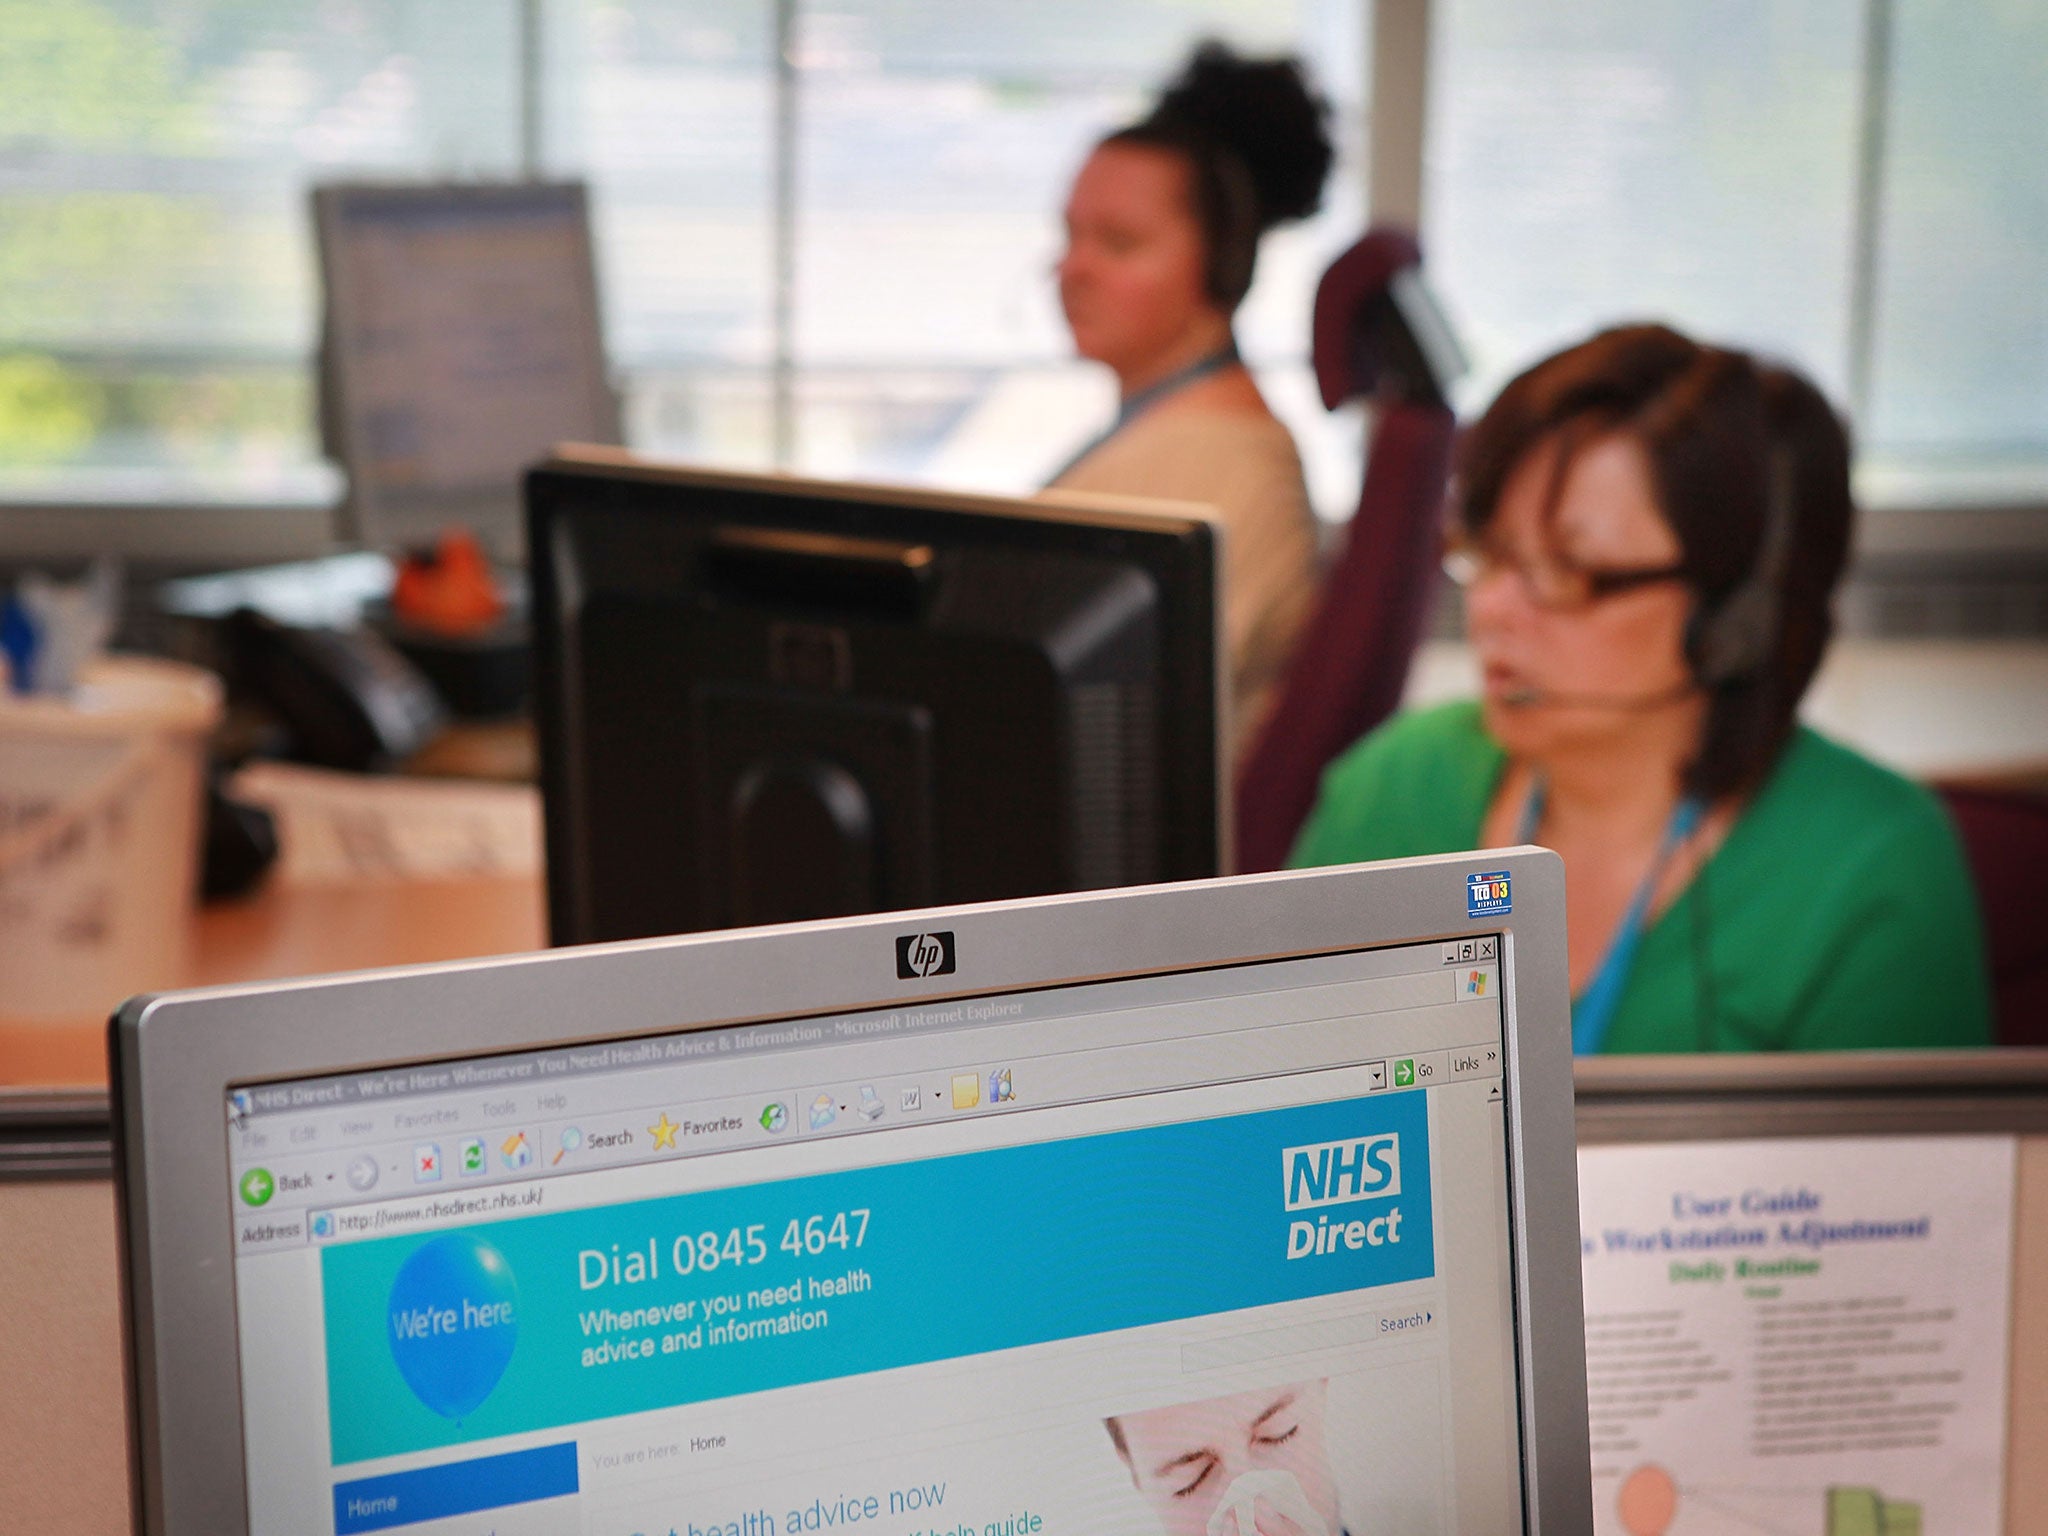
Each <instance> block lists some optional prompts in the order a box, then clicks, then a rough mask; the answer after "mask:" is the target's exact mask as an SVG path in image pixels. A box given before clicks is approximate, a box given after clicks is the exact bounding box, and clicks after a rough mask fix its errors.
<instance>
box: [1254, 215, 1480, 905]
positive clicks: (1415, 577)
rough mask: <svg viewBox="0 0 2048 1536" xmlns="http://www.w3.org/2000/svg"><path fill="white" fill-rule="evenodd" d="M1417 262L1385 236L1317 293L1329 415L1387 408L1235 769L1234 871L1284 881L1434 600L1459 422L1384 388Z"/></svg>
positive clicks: (1399, 678)
mask: <svg viewBox="0 0 2048 1536" xmlns="http://www.w3.org/2000/svg"><path fill="white" fill-rule="evenodd" d="M1420 261H1421V252H1420V251H1419V250H1418V249H1417V247H1416V244H1415V241H1414V238H1413V237H1412V236H1410V235H1408V234H1407V233H1405V232H1404V231H1400V230H1390V229H1376V230H1373V231H1371V232H1369V233H1368V234H1367V235H1366V236H1365V238H1364V239H1362V240H1360V241H1359V242H1358V244H1356V245H1354V246H1353V247H1352V248H1351V249H1350V250H1348V251H1346V252H1345V253H1344V254H1343V255H1342V256H1340V257H1338V258H1337V260H1336V262H1335V263H1334V264H1332V266H1331V267H1330V270H1329V271H1328V272H1327V273H1325V274H1324V276H1323V280H1322V283H1321V285H1320V286H1319V287H1318V288H1317V290H1316V309H1315V367H1316V380H1317V383H1318V384H1319V385H1320V387H1321V389H1322V395H1323V403H1324V405H1325V406H1327V407H1328V408H1330V409H1331V410H1335V409H1336V408H1337V407H1338V406H1340V405H1342V404H1343V403H1344V402H1345V401H1347V400H1350V399H1353V398H1355V397H1357V396H1359V395H1361V394H1379V395H1380V397H1381V406H1380V409H1379V411H1378V412H1377V415H1376V419H1375V422H1374V425H1373V433H1372V440H1371V442H1370V443H1369V444H1368V445H1367V450H1366V461H1365V480H1364V484H1363V485H1362V486H1361V487H1360V490H1359V496H1358V510H1357V512H1356V513H1355V514H1353V516H1352V519H1351V525H1350V529H1349V531H1348V532H1347V534H1346V535H1345V540H1344V547H1343V550H1342V552H1341V553H1340V554H1339V555H1338V558H1337V562H1336V564H1335V566H1333V567H1332V569H1331V570H1330V573H1329V575H1328V576H1327V577H1326V578H1325V580H1324V583H1323V589H1322V595H1321V598H1320V601H1319V604H1318V607H1317V609H1316V611H1315V613H1314V614H1313V615H1312V616H1311V617H1310V619H1309V621H1308V623H1307V624H1306V625H1305V626H1304V627H1303V629H1302V632H1301V637H1300V638H1299V639H1298V640H1297V641H1296V642H1295V651H1294V656H1293V659H1292V660H1291V661H1290V663H1289V665H1288V670H1287V674H1286V676H1285V677H1284V678H1283V679H1282V680H1281V682H1280V685H1279V689H1278V691H1277V694H1276V698H1275V702H1274V705H1273V708H1272V712H1271V713H1270V714H1269V715H1268V716H1267V717H1266V721H1265V724H1264V725H1263V726H1262V727H1261V729H1260V731H1259V733H1258V735H1257V737H1256V738H1255V739H1254V740H1253V741H1252V743H1251V745H1250V747H1249V750H1247V752H1246V753H1245V755H1244V757H1243V759H1242V760H1241V762H1240V763H1239V765H1238V776H1237V786H1236V817H1237V867H1238V869H1239V870H1240V871H1253V870H1266V869H1277V868H1279V867H1280V865H1281V864H1282V863H1283V862H1285V860H1286V858H1287V854H1288V850H1289V849H1290V848H1291V847H1292V846H1293V844H1294V838H1295V835H1296V834H1297V833H1298V832H1299V831H1300V829H1301V824H1302V822H1303V821H1305V820H1306V819H1307V817H1308V813H1309V811H1310V809H1311V808H1312V807H1313V806H1314V804H1315V797H1316V788H1317V785H1318V783H1319V782H1320V780H1321V777H1322V772H1323V769H1324V767H1325V766H1326V765H1327V764H1328V763H1329V762H1330V760H1331V759H1332V758H1334V757H1335V756H1336V755H1337V754H1338V753H1340V752H1342V751H1343V750H1344V749H1345V748H1346V747H1347V746H1349V745H1350V744H1351V743H1352V742H1354V741H1356V740H1357V739H1358V738H1359V737H1360V736H1363V735H1364V734H1365V733H1366V732H1367V731H1369V730H1371V729H1372V728H1373V727H1374V726H1376V725H1378V724H1379V723H1380V722H1381V721H1382V720H1384V719H1385V718H1386V717H1387V716H1388V715H1390V714H1392V713H1393V711H1394V708H1395V706H1396V705H1398V704H1399V703H1400V702H1401V694H1402V691H1403V689H1404V688H1405V687H1406V686H1407V682H1408V667H1409V663H1410V662H1411V661H1412V660H1413V658H1414V655H1415V647H1416V645H1417V644H1418V643H1419V642H1420V640H1421V638H1422V628H1423V624H1424V622H1425V621H1426V620H1427V618H1428V616H1429V603H1430V598H1431V596H1432V595H1433V593H1434V591H1435V588H1436V573H1437V560H1438V555H1439V552H1440V550H1439V544H1440V540H1441V537H1442V530H1441V517H1442V511H1443V498H1444V487H1445V484H1446V483H1447V481H1448V479H1449V475H1450V465H1451V439H1452V434H1453V431H1454V429H1455V425H1456V422H1455V418H1454V417H1453V416H1452V414H1451V412H1450V410H1449V409H1448V408H1447V407H1446V406H1444V405H1443V404H1442V403H1441V401H1440V399H1439V398H1437V397H1435V395H1434V392H1433V391H1429V390H1408V391H1402V392H1399V393H1395V394H1392V396H1391V397H1390V395H1389V392H1388V391H1387V390H1386V389H1384V388H1383V386H1384V385H1385V384H1386V383H1387V381H1388V378H1389V376H1390V373H1391V371H1392V370H1393V369H1394V368H1396V367H1398V366H1399V360H1398V359H1390V358H1389V357H1388V356H1387V355H1386V348H1385V342H1384V338H1385V337H1386V335H1387V327H1386V326H1385V324H1384V318H1385V313H1384V308H1383V306H1385V305H1386V304H1387V302H1388V298H1387V289H1388V285H1389V283H1390V282H1391V281H1392V280H1393V278H1394V276H1395V275H1396V274H1397V273H1399V272H1401V271H1403V270H1404V269H1406V268H1411V267H1414V266H1417V265H1418V264H1419V263H1420Z"/></svg>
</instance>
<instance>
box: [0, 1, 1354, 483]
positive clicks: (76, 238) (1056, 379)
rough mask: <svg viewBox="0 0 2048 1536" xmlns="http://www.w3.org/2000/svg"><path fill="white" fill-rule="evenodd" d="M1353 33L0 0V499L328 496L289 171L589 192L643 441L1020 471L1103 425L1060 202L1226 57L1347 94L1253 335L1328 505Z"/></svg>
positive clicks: (826, 7) (928, 16)
mask: <svg viewBox="0 0 2048 1536" xmlns="http://www.w3.org/2000/svg"><path fill="white" fill-rule="evenodd" d="M1365 9H1366V7H1365V5H1364V4H1363V3H1362V0H1043V3H1032V4H1021V3H1019V4H1004V5H993V6H979V5H977V6H958V5H944V4H939V3H937V0H815V3H814V0H781V3H780V5H778V3H777V0H462V3H460V4H457V3H454V0H263V3H257V0H183V3H179V0H63V3H61V4H50V3H48V0H0V499H4V498H8V497H13V498H17V499H19V498H24V497H34V498H40V499H50V498H66V497H78V498H85V499H115V500H131V499H132V500H144V501H177V500H188V499H194V498H197V499H252V500H283V501H301V502H312V501H320V500H324V499H331V498H332V497H333V496H334V495H335V494H336V492H337V489H338V487H337V486H336V484H335V482H334V478H333V476H332V474H331V472H329V471H328V470H327V469H326V467H325V466H324V464H323V463H322V462H321V457H320V452H319V445H318V437H317V432H316V429H315V425H314V421H313V416H314V395H313V388H312V378H311V367H310V365H311V361H312V357H313V352H314V348H315V346H316V342H317V337H316V334H315V333H316V328H317V294H316V284H315V275H314V263H313V256H312V247H311V240H310V237H309V229H308V219H307V212H306V209H307V200H306V189H307V187H308V185H309V184H310V183H311V182H313V181H315V180H318V179H323V178H337V177H349V176H377V175H391V176H397V177H461V176H468V175H475V176H484V177H501V176H510V175H517V174H520V173H521V172H522V171H526V170H532V171H536V172H539V173H542V174H551V175H575V176H584V177H587V178H588V179H589V180H590V182H591V184H592V187H593V194H594V197H593V203H594V209H595V219H596V235H597V241H598V254H599V260H600V268H601V280H602V283H603V293H602V298H603V302H604V307H605V312H606V322H607V332H608V342H609V347H610V351H611V356H612V359H613V363H614V367H615V370H616V373H617V377H618V381H619V383H620V386H621V389H622V393H623V396H624V405H625V421H626V426H627V432H628V436H629V440H631V441H632V442H634V443H635V444H636V445H638V446H642V447H645V448H648V449H651V450H654V451H658V452H665V453H674V454H680V455H686V456H689V457H692V458H696V459H699V460H703V461H709V462H714V463H723V464H731V465H735V466H764V465H768V464H771V463H777V462H780V463H782V464H785V465H787V466H789V467H792V468H797V469H803V470H808V471H812V472H817V473H833V474H863V475H886V476H892V477H896V478H917V479H929V480H944V481H950V482H952V483H955V484H963V485H975V486H982V487H986V488H992V489H1024V488H1027V487H1030V486H1032V485H1035V484H1036V483H1037V482H1038V480H1039V479H1040V478H1042V476H1043V474H1044V472H1045V471H1046V470H1048V469H1049V468H1051V467H1052V466H1053V465H1054V464H1056V463H1057V462H1058V460H1059V459H1060V458H1061V457H1062V456H1063V455H1064V452H1065V451H1066V450H1067V449H1069V448H1071V447H1072V446H1074V445H1075V444H1076V443H1077V442H1078V441H1079V440H1081V439H1082V438H1084V437H1085V436H1086V435H1087V433H1088V432H1089V431H1090V430H1092V429H1093V428H1094V427H1096V426H1098V425H1100V424H1101V423H1102V422H1103V421H1105V420H1106V419H1107V416H1108V413H1109V411H1110V409H1111V407H1112V405H1113V393H1112V390H1111V388H1110V386H1109V384H1108V382H1107V380H1106V379H1104V378H1102V377H1099V376H1098V374H1097V371H1095V370H1090V369H1087V368H1084V367H1079V366H1077V365H1075V364H1074V363H1072V362H1071V360H1070V359H1069V358H1068V355H1067V350H1068V349H1067V338H1066V335H1065V332H1064V329H1063V327H1062V326H1061V324H1060V321H1059V316H1058V312H1057V307H1056V305H1055V302H1054V298H1053V293H1052V287H1051V282H1050V276H1049V272H1050V266H1051V263H1052V261H1053V259H1054V257H1055V255H1056V253H1057V250H1058V242H1059V217H1058V216H1059V208H1060V204H1061V201H1062V199H1063V197H1064V193H1065V189H1066V183H1067V179H1068V177H1069V176H1070V175H1071V174H1072V171H1073V169H1074V167H1075V166H1076V165H1077V164H1078V162H1079V159H1080V157H1081V155H1082V154H1083V153H1084V152H1085V150H1086V147H1087V146H1088V144H1089V143H1090V142H1092V140H1093V139H1094V138H1095V137H1096V136H1097V135H1099V134H1100V133H1102V132H1103V131H1105V130H1107V129H1108V128H1110V127H1112V126H1114V125H1115V124H1117V123H1118V122H1120V121H1122V120H1124V119H1125V118H1127V117H1129V116H1130V115H1132V114H1133V113H1135V112H1137V111H1139V110H1141V109H1142V107H1143V104H1144V101H1145V99H1146V95H1147V93H1148V91H1149V90H1150V89H1151V88H1152V87H1153V86H1154V85H1156V84H1157V83H1158V82H1159V81H1160V80H1161V79H1162V78H1163V77H1164V76H1165V75H1167V74H1168V73H1169V72H1170V71H1171V70H1172V69H1173V68H1174V67H1176V66H1177V65H1178V63H1179V62H1180V60H1181V59H1182V58H1183V57H1184V56H1185V54H1186V52H1187V51H1188V49H1189V47H1190V46H1191V45H1192V44H1193V42H1194V41H1195V40H1196V39H1197V38H1199V37H1201V36H1203V35H1206V34H1211V33H1215V34H1220V35H1222V36H1225V37H1227V38H1229V39H1231V40H1232V41H1234V42H1236V43H1238V44H1239V45H1240V46H1243V47H1246V48H1249V49H1284V48H1285V49H1299V50H1300V51H1302V52H1303V53H1304V54H1305V55H1306V56H1307V57H1308V58H1309V60H1310V64H1311V67H1312V69H1313V70H1314V72H1315V73H1316V75H1317V77H1318V79H1319V81H1320V83H1321V84H1322V85H1323V87H1324V88H1325V90H1327V91H1328V92H1329V93H1330V94H1331V95H1332V96H1333V97H1334V98H1335V99H1336V100H1337V102H1338V103H1339V106H1340V109H1341V117H1340V121H1339V123H1338V125H1337V127H1338V131H1339V133H1340V135H1341V137H1342V138H1343V141H1344V144H1345V148H1346V157H1345V161H1344V163H1343V164H1342V165H1341V166H1340V168H1339V170H1338V171H1337V173H1336V175H1335V177H1333V183H1332V188H1331V198H1330V211H1329V212H1328V213H1327V214H1326V215H1325V216H1324V217H1323V218H1321V219H1319V220H1317V221H1315V222H1314V223H1313V224H1311V225H1310V226H1307V227H1305V228H1301V229H1295V230H1290V231H1287V232H1284V233H1282V234H1281V235H1280V236H1278V237H1277V238H1276V239H1274V240H1273V241H1271V242H1269V246H1268V250H1267V252H1266V255H1265V258H1264V261H1263V262H1262V277H1261V282H1260V285H1259V287H1258V289H1257V290H1255V292H1254V294H1253V296H1252V298H1251V300H1250V301H1249V305H1248V307H1247V310H1246V312H1245V336H1244V339H1245V342H1246V347H1247V351H1248V352H1249V353H1250V354H1251V355H1252V357H1253V359H1254V361H1255V363H1256V364H1257V365H1258V366H1259V367H1260V370H1261V375H1262V378H1263V379H1264V380H1265V381H1266V383H1267V385H1268V388H1269V391H1270V392H1271V393H1272V394H1273V395H1274V397H1275V400H1276V404H1277V405H1278V406H1279V407H1280V408H1281V410H1282V411H1283V413H1284V414H1286V415H1288V416H1289V417H1290V418H1291V419H1293V420H1294V422H1295V424H1296V425H1297V429H1298V431H1303V432H1304V433H1306V434H1307V435H1306V437H1305V441H1304V447H1305V449H1306V450H1307V452H1308V457H1309V460H1310V468H1311V473H1312V476H1313V477H1315V478H1316V480H1317V481H1318V483H1320V484H1324V485H1329V486H1334V487H1335V488H1336V489H1334V490H1333V491H1332V492H1331V493H1330V496H1331V497H1332V498H1335V499H1340V500H1348V496H1349V493H1350V491H1351V490H1352V489H1354V488H1355V481H1353V480H1352V479H1351V477H1352V476H1353V475H1355V469H1356V464H1355V459H1356V444H1355V423H1339V424H1336V425H1332V424H1331V423H1329V422H1328V421H1327V420H1326V419H1325V418H1324V417H1323V413H1322V412H1321V409H1320V407H1319V406H1316V405H1313V404H1312V403H1311V389H1310V386H1309V383H1308V378H1307V372H1306V366H1305V364H1306V349H1307V313H1308V304H1309V298H1310V295H1311V294H1312V292H1313V286H1314V281H1315V278H1316V276H1317V275H1318V274H1319V272H1320V269H1321V263H1322V261H1323V260H1324V259H1326V257H1327V256H1328V255H1330V254H1334V252H1335V250H1337V249H1339V248H1341V246H1342V244H1343V243H1344V242H1345V241H1347V240H1349V239H1350V238H1351V237H1352V236H1353V235H1354V234H1355V232H1356V230H1357V228H1358V225H1359V221H1360V217H1361V207H1362V196H1361V189H1360V187H1359V185H1358V183H1359V171H1358V166H1359V164H1360V160H1361V156H1360V154H1359V150H1360V148H1361V147H1362V138H1363V129H1362V121H1363V118H1362V111H1363V108H1362V102H1361V100H1360V95H1361V89H1362V84H1361V83H1362V81H1363V79H1364V76H1365V70H1366V49H1365V43H1364V39H1363V35H1362V17H1363V15H1364V12H1365ZM779 14H780V15H781V16H782V18H783V23H784V25H785V26H786V27H787V30H788V32H789V34H790V35H791V37H792V42H793V46H792V47H791V49H790V55H789V56H790V64H791V68H790V69H789V70H788V72H787V73H786V74H784V75H782V76H781V77H780V78H778V71H777V68H776V48H777V38H778V15H779ZM784 126H788V127H789V128H790V129H791V131H790V132H787V133H785V132H783V131H782V129H783V127H784ZM781 157H786V158H781ZM779 158H780V163H781V164H783V165H784V166H785V167H787V168H788V169H790V170H791V171H793V180H791V181H790V183H789V190H790V193H791V196H790V198H789V201H788V203H787V205H786V208H784V209H782V210H778V206H777V201H776V188H777V170H778V161H779ZM781 215H786V217H785V216H781ZM779 262H786V264H787V268H788V271H789V274H790V277H791V284H790V287H789V290H788V294H787V299H788V303H787V305H786V306H778V303H777V281H776V279H777V272H778V263H779Z"/></svg>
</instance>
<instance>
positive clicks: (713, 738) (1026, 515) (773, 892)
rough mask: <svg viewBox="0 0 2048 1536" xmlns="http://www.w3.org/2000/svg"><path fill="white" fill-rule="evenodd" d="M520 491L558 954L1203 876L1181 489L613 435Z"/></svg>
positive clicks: (1189, 519)
mask: <svg viewBox="0 0 2048 1536" xmlns="http://www.w3.org/2000/svg"><path fill="white" fill-rule="evenodd" d="M527 496H528V507H529V516H530V523H529V543H530V546H531V551H532V577H533V597H534V641H535V712H536V718H537V722H538V726H539V731H540V756H541V781H542V789H543V794H544V802H545V808H546V830H547V860H548V912H549V924H550V930H551V936H552V938H553V940H554V942H556V943H558V944H561V943H583V942H588V941H592V940H601V939H625V938H639V937H645V936H651V935H655V934H663V933H683V932H690V931H695V930H700V929H706V928H724V927H735V926H742V925H748V924H756V923H769V922H788V921H798V920H804V919H812V918H824V917H838V916H845V915H849V914H853V913H859V912H876V911H887V910H890V909H895V908H904V907H918V906H928V905H931V904H932V903H935V902H954V901H982V900H994V899H1000V898H1004V897H1014V896H1035V895H1042V894H1047V893H1051V892H1057V891H1072V890H1086V889H1095V888H1101V887H1109V886H1122V885H1137V884H1142V883H1144V882H1148V881H1155V880H1172V879H1188V878H1195V877H1200V876H1207V875H1215V874H1218V873H1220V872H1221V871H1222V869H1223V868H1224V867H1225V866H1224V835H1223V830H1222V826H1221V823H1220V815H1221V811H1220V805H1221V797H1220V796H1219V794H1218V784H1219V777H1220V774H1219V767H1218V756H1217V753H1218V747H1217V738H1218V728H1217V717H1218V709H1219V704H1218V695H1217V677H1218V670H1217V663H1216V612H1217V602H1216V577H1215V570H1216V543H1215V537H1216V536H1215V530H1214V528H1213V526H1212V524H1211V523H1210V522H1209V521H1208V520H1207V519H1206V518H1205V517H1204V516H1202V515H1201V514H1199V513H1198V512H1197V511H1196V510H1195V509H1193V508H1186V507H1175V506H1173V505H1171V504H1167V503H1122V504H1119V503H1115V502H1108V501H1100V502H1098V501H1087V502H1081V501H1074V502H1066V503H1061V504H1050V503H1047V502H1043V501H1008V500H997V499H992V498H982V497H969V496H955V495H945V494H939V493H934V492H930V491H917V490H905V489H899V488H892V487H880V486H866V485H844V484H832V483H827V482H820V481H805V480H795V479H788V478H781V477H763V476H742V475H729V474H716V473H709V472H702V471H693V470H681V469H664V468H657V467H655V466H652V465H648V464H644V463H641V462H639V461H637V460H634V459H631V458H629V457H627V456H626V455H623V454H612V455H603V454H588V455H584V456H582V457H579V458H574V459H570V458H564V459H558V460H557V461H556V462H554V463H553V464H551V465H549V466H547V467H545V468H543V469H540V470H538V471H536V472H535V473H534V474H533V475H532V476H531V477H530V478H529V480H528V485H527Z"/></svg>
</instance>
